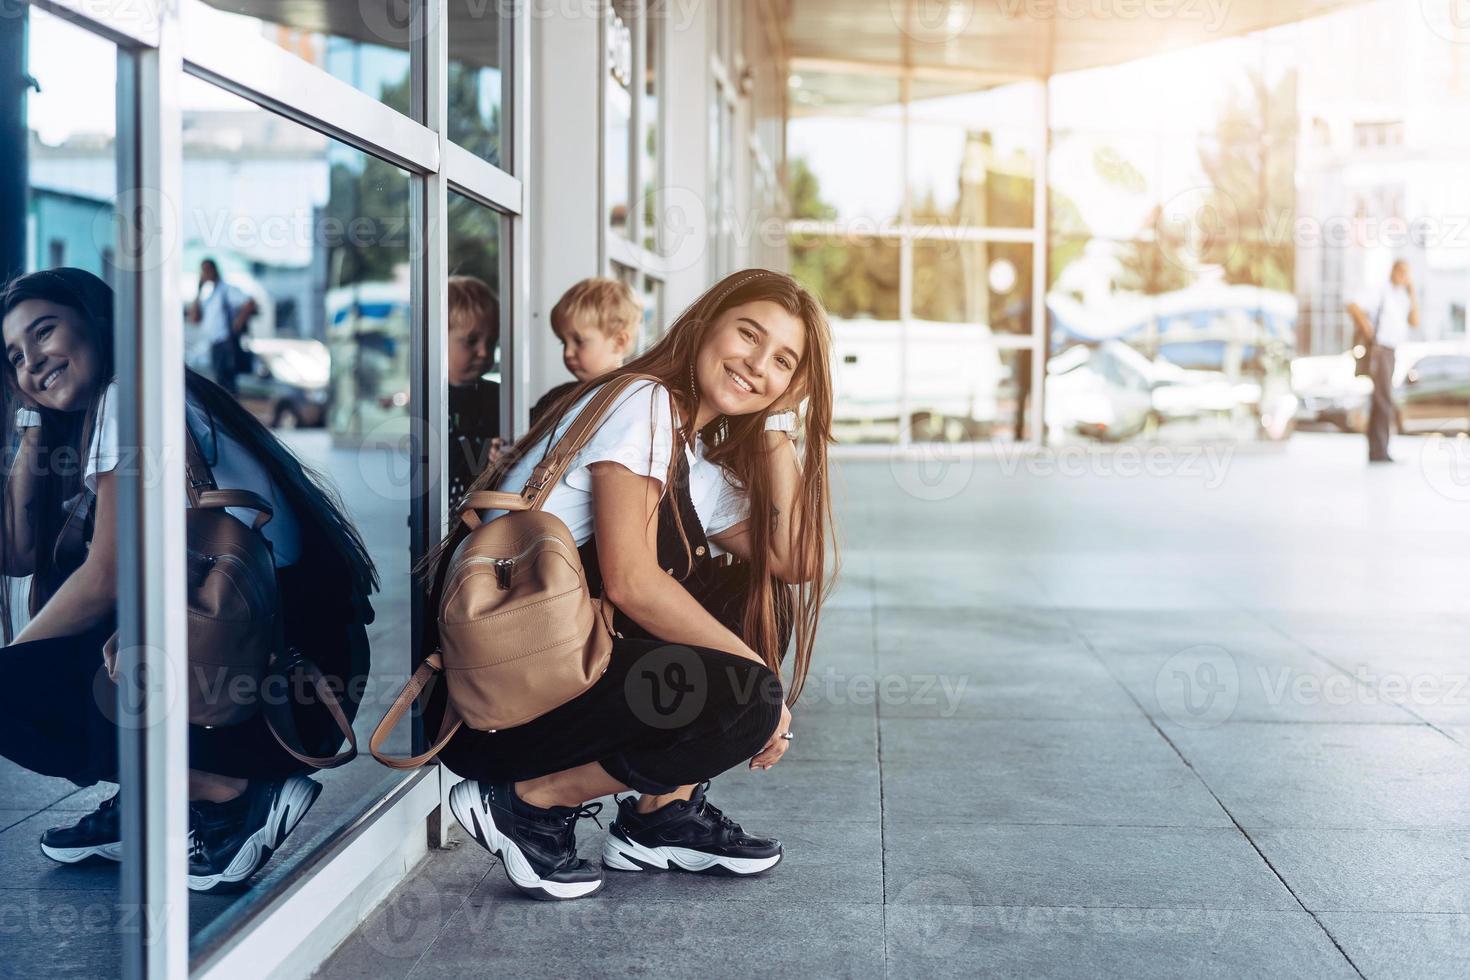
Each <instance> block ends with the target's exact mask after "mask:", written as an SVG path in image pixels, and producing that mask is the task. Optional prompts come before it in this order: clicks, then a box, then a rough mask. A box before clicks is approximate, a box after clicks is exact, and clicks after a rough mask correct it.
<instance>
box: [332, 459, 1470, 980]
mask: <svg viewBox="0 0 1470 980" xmlns="http://www.w3.org/2000/svg"><path fill="white" fill-rule="evenodd" d="M1423 446H1424V443H1422V442H1415V441H1411V440H1403V441H1402V443H1401V445H1400V447H1399V453H1400V455H1401V456H1402V457H1404V458H1405V460H1406V461H1405V462H1403V463H1400V464H1398V465H1397V466H1393V467H1387V468H1375V469H1372V470H1369V469H1368V468H1367V467H1366V466H1365V465H1364V464H1363V462H1362V457H1363V455H1364V450H1363V446H1362V441H1361V440H1360V439H1353V438H1342V437H1337V436H1333V435H1326V434H1303V435H1299V436H1298V437H1297V438H1296V439H1295V440H1294V441H1293V443H1292V444H1291V445H1290V447H1289V448H1288V449H1287V450H1286V451H1285V452H1284V453H1281V454H1274V453H1271V452H1250V453H1247V452H1239V453H1234V454H1226V455H1224V456H1217V457H1216V459H1215V462H1216V464H1217V466H1218V468H1217V469H1216V470H1213V471H1211V470H1207V469H1204V468H1203V464H1200V465H1199V466H1198V467H1197V468H1196V469H1197V472H1196V471H1191V470H1190V469H1189V468H1188V467H1187V466H1185V465H1184V464H1182V463H1180V464H1178V465H1177V466H1176V467H1175V469H1174V470H1173V471H1169V472H1159V470H1158V469H1157V468H1155V470H1154V473H1153V475H1151V476H1144V475H1138V476H1134V477H1129V476H1124V475H1117V474H1116V467H1114V468H1106V467H1107V464H1106V463H1089V464H1087V466H1086V467H1084V468H1085V469H1086V470H1087V473H1086V475H1077V476H1061V475H1056V474H1055V472H1054V471H1055V467H1054V468H1053V472H1052V475H1045V474H1046V471H1045V470H1043V469H1042V467H1040V466H1029V467H1028V466H1027V465H1021V466H1011V467H1009V470H1008V468H1007V466H1006V465H1005V463H1004V461H996V460H982V461H975V462H973V463H972V462H969V461H966V460H964V459H963V458H960V459H958V460H950V461H949V462H948V463H947V464H942V463H930V464H928V466H927V469H921V468H920V467H919V466H918V465H917V464H905V463H893V464H890V463H889V462H888V461H886V460H884V461H881V462H862V463H855V462H849V463H846V464H844V465H843V466H842V467H841V470H840V476H841V478H842V479H841V483H842V484H843V485H844V486H843V489H844V490H845V493H844V497H843V499H842V501H841V507H840V515H841V522H842V525H843V537H844V545H845V553H844V578H843V581H842V585H841V588H840V589H839V590H838V592H837V594H836V595H835V596H834V600H833V602H832V603H831V605H830V606H829V608H828V611H827V613H826V615H825V617H824V625H823V630H822V637H821V642H820V649H819V650H818V651H817V654H816V657H815V659H814V662H813V671H812V674H811V677H810V679H809V681H808V693H807V695H806V696H804V698H803V701H802V703H800V704H799V705H798V706H797V707H796V708H795V709H794V712H793V728H794V729H795V730H796V731H797V733H798V741H796V742H795V743H794V745H793V748H792V751H791V753H790V754H789V755H788V757H787V759H786V760H785V761H783V762H782V763H781V764H780V765H778V766H776V767H775V768H774V769H772V770H770V771H769V772H767V773H761V774H751V773H749V772H747V771H744V770H740V769H737V770H733V771H731V772H730V773H727V774H725V775H723V776H721V777H719V778H718V779H716V780H715V782H714V784H713V787H712V789H711V799H712V800H713V801H714V802H716V803H717V804H719V805H720V806H721V807H723V808H724V809H725V810H726V811H727V812H730V813H733V814H734V815H735V816H736V818H737V819H739V820H741V821H742V822H743V823H744V824H745V825H746V826H747V827H750V828H752V829H755V830H759V831H763V832H767V833H770V834H773V835H776V836H779V837H780V838H782V840H783V841H784V842H785V845H786V848H787V850H786V859H785V860H784V861H783V863H782V864H781V865H780V866H779V867H778V868H777V869H776V870H774V871H773V872H772V873H770V874H769V875H767V876H765V877H763V878H758V879H753V880H725V879H704V878H700V877H695V876H677V877H675V876H668V875H663V876H651V875H628V874H618V873H615V872H609V877H608V883H607V886H606V888H605V889H604V891H603V892H602V894H601V895H599V896H598V897H596V898H594V899H591V900H589V901H585V902H574V903H565V904H558V905H548V904H542V903H536V902H531V901H528V900H525V899H523V898H522V897H520V895H519V894H518V893H516V892H515V891H514V890H513V889H512V888H511V886H510V885H509V883H508V882H507V881H506V879H505V876H504V872H503V871H502V870H501V868H500V867H499V866H498V864H497V863H496V862H495V861H494V859H492V858H490V857H489V856H488V855H486V854H485V853H484V852H483V851H482V850H480V849H479V848H478V847H477V846H475V845H474V844H472V843H471V844H466V845H464V846H460V847H458V848H457V849H455V850H451V851H447V852H436V853H434V854H433V855H431V857H430V859H429V860H428V861H427V862H426V863H425V864H424V866H423V867H422V869H421V870H420V872H419V873H418V874H417V876H416V877H415V878H413V879H412V880H411V881H410V882H409V883H408V884H407V885H405V886H404V887H403V888H402V889H401V890H400V891H399V893H398V894H397V895H395V896H394V897H393V898H392V899H391V900H390V901H389V902H388V903H387V904H386V905H385V906H384V907H383V908H382V909H381V910H379V911H378V912H377V913H376V914H374V915H373V916H372V917H370V918H369V919H368V920H367V921H366V922H365V923H364V924H363V926H362V928H361V929H360V930H359V932H358V933H357V935H356V936H355V937H354V938H353V939H352V940H350V941H349V942H348V943H347V944H346V945H345V946H344V947H343V948H342V949H341V950H339V951H338V953H337V955H336V956H335V957H334V958H333V959H332V960H330V961H329V962H328V963H327V964H326V965H325V966H324V968H323V970H322V971H321V975H322V976H328V977H356V976H361V975H364V974H365V973H367V972H371V973H373V974H374V975H379V976H409V975H412V976H415V977H418V976H424V977H430V976H445V975H454V976H480V975H486V974H488V973H491V972H494V971H497V970H501V969H503V970H505V971H508V972H513V973H515V974H516V975H518V976H527V977H539V976H553V975H562V974H565V973H566V972H568V971H573V970H575V971H579V972H584V971H585V972H586V973H587V974H588V975H601V974H619V975H622V974H634V973H636V974H639V975H648V976H684V975H693V974H698V973H710V974H713V975H718V976H732V975H740V974H759V975H776V976H788V975H789V976H810V975H813V974H816V973H820V974H822V975H844V976H882V975H892V976H911V975H936V976H964V977H973V976H994V977H1002V976H1016V977H1019V976H1026V977H1088V978H1092V977H1100V976H1109V977H1129V978H1133V977H1160V978H1165V977H1169V978H1172V977H1200V976H1205V977H1222V978H1225V977H1229V978H1235V977H1279V976H1292V977H1347V978H1351V977H1355V976H1366V977H1369V978H1378V977H1384V978H1388V977H1416V978H1421V977H1446V978H1450V977H1454V978H1459V977H1464V976H1466V975H1467V974H1470V885H1467V884H1466V882H1467V881H1470V803H1467V801H1470V680H1467V679H1470V604H1467V603H1466V602H1465V600H1464V596H1465V581H1466V579H1465V566H1466V559H1467V557H1470V492H1467V493H1458V492H1457V489H1464V488H1463V487H1462V485H1461V484H1462V483H1463V480H1461V479H1458V478H1460V477H1462V476H1463V474H1462V473H1459V472H1458V471H1452V470H1450V469H1448V466H1447V464H1446V463H1445V457H1444V455H1443V452H1442V447H1437V448H1436V449H1435V450H1434V451H1431V452H1425V453H1422V459H1423V462H1422V463H1421V461H1420V458H1421V452H1420V449H1421V448H1422V447H1423ZM946 466H947V468H945V467H946ZM1074 469H1075V467H1074ZM580 827H581V830H580V843H581V846H582V849H583V851H584V853H585V854H586V855H588V856H593V855H595V854H596V851H597V847H598V846H599V844H600V831H598V829H597V828H596V827H595V826H594V825H592V824H591V823H590V822H584V823H582V824H581V825H580Z"/></svg>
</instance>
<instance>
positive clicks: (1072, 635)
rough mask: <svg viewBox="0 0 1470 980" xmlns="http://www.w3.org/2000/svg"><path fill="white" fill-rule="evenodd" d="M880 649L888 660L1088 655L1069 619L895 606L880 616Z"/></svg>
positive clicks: (987, 609)
mask: <svg viewBox="0 0 1470 980" xmlns="http://www.w3.org/2000/svg"><path fill="white" fill-rule="evenodd" d="M873 619H874V629H875V633H874V643H875V646H876V649H877V650H878V652H879V653H880V654H881V655H884V656H908V655H912V656H914V657H915V659H918V660H928V659H929V658H931V657H933V656H934V655H935V654H936V653H941V652H943V651H945V650H963V651H973V652H974V653H976V654H977V655H981V656H984V655H988V654H994V655H995V656H997V657H1001V658H1006V659H1009V658H1011V657H1015V656H1019V655H1023V654H1036V653H1045V654H1055V653H1059V652H1063V651H1066V650H1073V651H1076V652H1078V653H1086V652H1087V647H1086V646H1085V645H1084V644H1083V643H1082V642H1081V640H1080V638H1079V637H1078V636H1077V633H1076V631H1075V630H1074V629H1073V628H1072V625H1071V623H1070V622H1069V621H1068V620H1067V618H1066V617H1065V616H1063V615H1062V614H1060V613H1054V612H1052V611H1050V610H1041V609H1027V608H1016V607H1010V606H999V607H996V606H985V605H976V606H972V607H970V608H966V609H954V610H944V611H942V612H936V611H935V610H933V609H922V608H913V607H903V606H891V607H884V608H881V609H878V610H877V611H876V612H875V613H874V615H873Z"/></svg>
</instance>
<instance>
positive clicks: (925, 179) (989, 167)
mask: <svg viewBox="0 0 1470 980" xmlns="http://www.w3.org/2000/svg"><path fill="white" fill-rule="evenodd" d="M908 133H909V137H908V138H909V194H910V199H909V207H910V209H911V219H910V220H911V221H912V223H913V224H914V225H916V226H919V227H923V226H925V225H939V226H950V225H964V226H967V227H976V228H979V227H992V228H1029V227H1031V225H1032V223H1033V221H1034V219H1035V214H1034V211H1033V206H1032V203H1033V197H1034V191H1035V184H1036V158H1035V156H1034V155H1033V151H1032V149H1031V146H1032V141H1031V137H1030V134H1029V133H1024V132H1017V131H1015V130H991V129H985V128H966V127H962V126H955V125H941V124H925V123H914V124H912V125H910V126H909V129H908Z"/></svg>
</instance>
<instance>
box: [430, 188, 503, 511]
mask: <svg viewBox="0 0 1470 980" xmlns="http://www.w3.org/2000/svg"><path fill="white" fill-rule="evenodd" d="M501 220H502V219H501V215H500V213H499V212H498V211H495V210H493V209H491V208H487V207H484V206H483V205H481V204H479V203H478V202H476V201H473V200H471V199H470V198H467V197H464V196H463V195H461V194H456V193H454V192H453V191H450V193H449V268H450V270H451V271H450V275H451V279H450V287H449V319H448V323H447V324H446V325H445V328H444V329H447V330H448V337H447V340H448V355H449V371H448V376H449V423H448V456H449V500H450V501H451V502H453V501H456V500H458V499H459V498H460V497H462V496H463V495H464V493H465V491H466V490H467V489H468V488H469V484H470V481H471V480H473V479H474V478H475V477H476V476H478V475H479V474H480V471H481V470H483V469H484V468H485V466H486V464H488V463H489V461H490V455H491V451H492V444H493V441H494V440H495V439H496V438H498V437H499V436H500V435H501V433H502V429H501V415H500V408H501V387H500V385H501V381H502V378H501V367H500V359H499V350H500V338H501V331H502V328H503V327H504V324H505V321H506V310H505V304H504V303H503V302H501V289H500V283H501V280H500V270H501V261H500V231H501V227H500V225H501Z"/></svg>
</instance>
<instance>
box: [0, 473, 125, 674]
mask: <svg viewBox="0 0 1470 980" xmlns="http://www.w3.org/2000/svg"><path fill="white" fill-rule="evenodd" d="M116 491H117V477H116V475H115V474H113V473H112V472H110V471H109V472H106V473H98V474H97V517H96V522H95V524H94V526H93V531H92V544H91V547H90V548H89V549H88V550H87V559H86V561H84V562H82V565H81V567H80V568H78V569H77V570H76V571H74V572H72V573H71V575H69V576H67V579H66V581H65V582H63V583H62V584H61V588H59V589H57V590H56V593H55V595H53V596H52V597H51V598H50V599H49V600H47V602H46V605H44V606H42V607H41V611H40V612H38V613H36V616H35V618H34V619H32V620H31V621H30V622H29V623H27V624H26V628H25V629H23V630H21V631H20V635H19V636H17V637H16V638H15V642H16V643H26V642H29V641H31V640H46V639H51V638H52V637H57V636H74V635H75V634H77V633H84V632H86V631H87V630H89V629H91V628H92V627H93V626H96V625H97V624H98V623H100V622H102V620H103V619H105V618H106V617H107V616H109V615H111V614H112V612H113V611H114V610H115V609H116V608H117V492H116ZM98 656H99V658H100V656H101V650H100V648H99V650H98ZM98 662H99V663H100V662H101V661H100V659H99V661H98Z"/></svg>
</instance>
